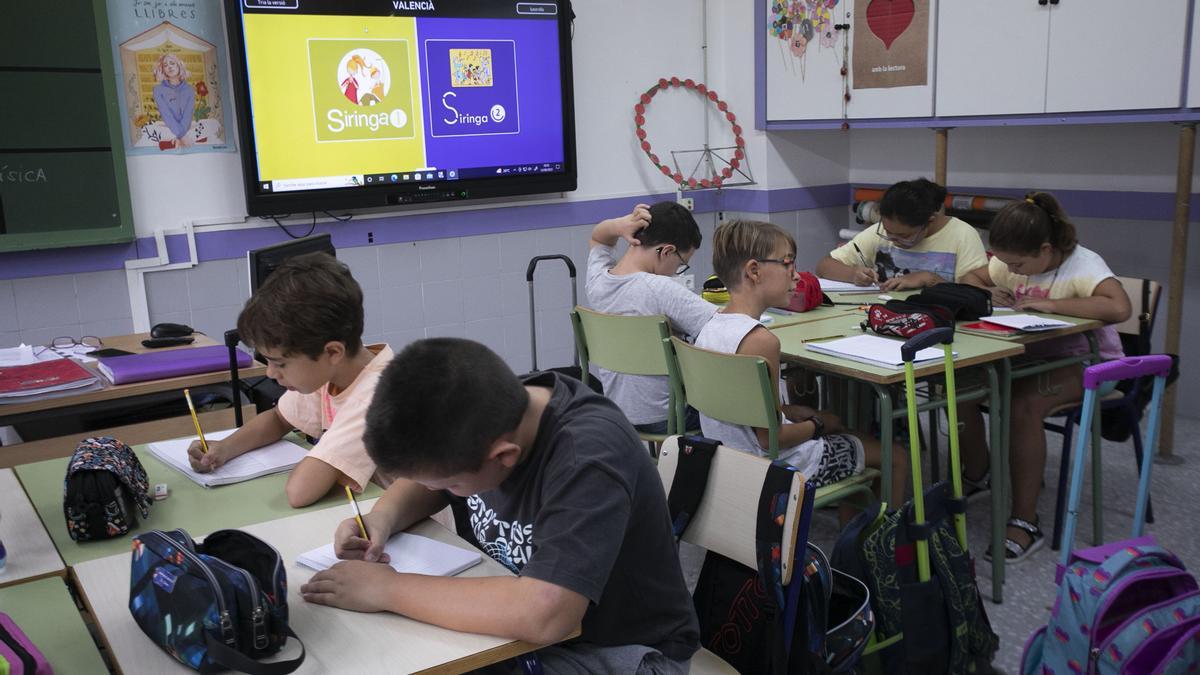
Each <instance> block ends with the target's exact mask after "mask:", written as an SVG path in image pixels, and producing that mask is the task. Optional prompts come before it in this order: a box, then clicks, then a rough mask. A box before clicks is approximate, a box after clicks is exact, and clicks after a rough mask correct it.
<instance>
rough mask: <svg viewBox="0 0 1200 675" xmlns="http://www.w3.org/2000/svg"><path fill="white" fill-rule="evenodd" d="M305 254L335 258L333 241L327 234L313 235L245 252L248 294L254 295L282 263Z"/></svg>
mask: <svg viewBox="0 0 1200 675" xmlns="http://www.w3.org/2000/svg"><path fill="white" fill-rule="evenodd" d="M306 253H328V254H329V255H331V256H334V257H337V252H336V251H334V248H333V240H332V238H331V237H330V236H329V235H328V234H314V235H313V236H311V237H304V238H302V239H293V240H291V241H285V242H281V243H279V244H272V245H270V246H264V247H263V248H257V249H254V250H253V251H247V252H246V262H247V263H249V267H250V294H251V295H254V293H255V292H256V291H258V288H259V286H262V284H263V282H264V281H266V280H267V277H268V276H270V275H271V273H272V272H274V271H275V270H276V269H278V268H279V266H280V265H282V264H283V261H285V260H287V259H288V258H295V257H296V256H298V255H304V254H306Z"/></svg>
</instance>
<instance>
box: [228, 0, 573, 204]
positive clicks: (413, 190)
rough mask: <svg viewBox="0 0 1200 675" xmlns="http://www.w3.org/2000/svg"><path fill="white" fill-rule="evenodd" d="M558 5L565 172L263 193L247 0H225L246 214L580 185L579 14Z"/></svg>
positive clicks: (562, 1) (559, 0)
mask: <svg viewBox="0 0 1200 675" xmlns="http://www.w3.org/2000/svg"><path fill="white" fill-rule="evenodd" d="M554 2H555V3H556V4H557V5H558V13H557V21H556V23H557V32H558V55H559V88H560V93H561V97H562V100H561V103H562V115H563V117H562V129H563V171H562V172H555V173H547V174H540V173H529V174H513V175H510V176H502V177H497V178H466V179H457V180H435V181H426V182H422V183H415V182H414V183H408V184H383V185H366V186H357V187H347V188H331V189H322V190H297V191H291V192H271V193H262V192H260V191H259V190H258V188H257V186H258V184H259V183H260V182H261V179H260V177H259V174H258V159H257V158H258V148H257V143H256V140H255V138H254V131H253V125H252V118H253V115H252V113H251V109H250V108H251V103H250V84H249V76H248V73H247V63H246V46H245V34H244V32H243V26H242V12H241V10H242V0H223V6H224V10H225V24H226V31H227V37H228V40H227V41H228V43H229V45H228V46H229V55H230V68H229V70H230V74H231V76H232V78H231V79H232V83H233V94H234V95H233V99H234V114H235V117H236V118H237V128H238V136H239V137H240V139H241V148H240V152H239V155H240V159H241V164H242V187H243V189H244V191H245V196H246V212H247V213H248V214H249V215H251V216H264V217H265V216H285V215H290V214H293V213H305V212H310V211H311V212H319V211H328V210H332V209H336V210H343V209H368V208H386V207H396V206H403V205H408V204H418V203H429V202H444V201H462V200H475V199H487V198H493V197H509V196H516V195H532V194H547V193H554V192H571V191H574V190H576V189H578V185H579V167H578V163H577V159H576V147H575V146H576V144H575V87H574V79H575V77H574V72H573V70H572V42H571V33H572V30H571V26H572V22H573V21H574V19H575V13H574V11H572V9H571V2H570V0H554Z"/></svg>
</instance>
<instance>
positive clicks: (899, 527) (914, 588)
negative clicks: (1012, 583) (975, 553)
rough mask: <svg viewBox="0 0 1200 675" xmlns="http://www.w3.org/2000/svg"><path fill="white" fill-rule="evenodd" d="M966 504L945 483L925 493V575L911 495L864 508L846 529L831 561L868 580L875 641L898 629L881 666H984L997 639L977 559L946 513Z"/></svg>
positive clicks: (948, 669)
mask: <svg viewBox="0 0 1200 675" xmlns="http://www.w3.org/2000/svg"><path fill="white" fill-rule="evenodd" d="M963 507H964V504H963V502H962V500H955V499H954V498H953V494H952V491H951V488H950V485H949V483H947V482H942V483H937V484H935V485H933V486H931V487H930V488H929V489H928V490H927V491H926V492H925V509H926V510H925V516H926V520H927V522H926V525H925V527H926V528H928V534H929V539H928V541H929V563H930V569H931V571H932V576H931V578H930V580H929V581H928V582H926V583H923V584H922V583H919V582H918V575H917V562H916V540H917V538H918V535H919V534H920V532H919V531H918V530H917V528H916V527H915V526H914V525H912V523H913V522H915V519H914V516H913V512H912V511H913V502H912V501H909V502H908V503H906V504H905V505H904V506H903V507H901V508H900V509H898V510H896V511H893V512H890V513H889V512H886V511H885V510H884V506H883V505H882V504H876V505H875V506H873V507H871V508H869V509H867V510H866V511H864V512H863V513H860V514H859V515H858V516H856V517H855V518H854V519H853V520H851V521H850V523H849V524H848V525H847V526H846V527H845V528H843V530H842V534H841V536H839V537H838V541H837V543H836V544H835V545H834V549H833V557H832V564H833V565H834V567H836V568H838V569H841V570H844V571H845V572H846V573H847V574H850V575H851V576H854V577H857V578H859V579H862V580H864V581H866V583H867V587H868V588H869V589H870V593H871V607H872V609H873V610H874V612H875V621H876V625H877V634H878V636H879V639H880V641H886V640H888V639H889V638H892V637H894V636H897V635H900V634H901V633H903V635H904V637H903V639H902V640H900V641H899V642H896V643H894V644H892V645H891V646H889V647H885V648H883V649H882V650H880V653H881V658H882V659H883V672H885V673H908V672H911V673H968V672H989V671H988V670H987V664H989V663H991V660H992V657H993V656H994V655H995V653H996V650H997V649H998V648H999V646H1000V638H999V636H997V635H996V634H995V633H994V632H993V631H992V627H991V624H990V623H989V621H988V618H987V612H986V611H985V609H984V605H983V601H982V600H981V598H980V596H979V589H978V586H977V585H976V583H975V565H974V561H973V560H972V559H971V558H970V556H969V555H968V553H967V552H966V551H964V550H963V549H962V547H961V546H960V545H959V542H958V537H957V536H956V535H955V532H954V526H953V524H952V523H951V518H950V517H949V516H950V515H951V514H952V513H953V512H954V511H955V510H956V509H961V508H963Z"/></svg>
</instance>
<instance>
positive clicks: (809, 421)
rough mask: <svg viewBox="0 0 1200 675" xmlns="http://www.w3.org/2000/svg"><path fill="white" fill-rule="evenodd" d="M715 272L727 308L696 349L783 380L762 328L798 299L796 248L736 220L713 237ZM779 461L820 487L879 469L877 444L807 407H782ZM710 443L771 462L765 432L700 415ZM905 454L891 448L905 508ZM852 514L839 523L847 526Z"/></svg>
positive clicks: (772, 232)
mask: <svg viewBox="0 0 1200 675" xmlns="http://www.w3.org/2000/svg"><path fill="white" fill-rule="evenodd" d="M713 270H714V271H715V272H716V273H717V276H718V277H720V278H721V279H722V280H723V281H724V282H725V286H726V287H727V288H728V289H729V304H728V305H726V306H725V308H724V309H722V310H721V311H719V312H717V314H716V315H715V316H713V318H712V320H711V321H709V322H708V325H706V326H705V327H704V329H703V330H701V331H700V335H699V336H698V337H697V338H696V346H697V347H703V348H704V349H709V350H712V351H715V352H725V353H727V354H749V355H751V356H759V357H762V358H763V359H764V360H766V362H767V368H768V369H769V370H770V373H771V379H772V381H777V380H778V379H779V354H780V347H779V338H778V337H776V336H775V334H774V333H772V332H771V331H769V330H767V328H766V327H765V326H763V325H762V324H761V323H760V322H759V317H761V316H762V314H763V312H765V311H766V310H767V308H768V307H781V306H784V305H787V303H788V301H789V300H790V299H791V296H792V295H793V294H795V292H796V282H797V281H799V275H797V274H796V242H795V240H793V239H792V236H791V235H789V234H788V233H787V232H785V231H784V230H783V229H781V228H780V227H778V226H777V225H774V224H772V223H764V222H759V221H753V220H734V221H730V222H727V223H722V224H721V225H720V226H718V227H717V230H716V232H715V233H714V234H713ZM781 411H782V415H783V418H782V420H781V422H782V423H781V424H780V426H779V459H781V460H783V461H785V462H787V463H788V464H791V465H792V466H794V467H796V468H797V469H799V470H800V472H801V473H803V474H804V475H805V477H806V478H807V479H808V480H810V481H813V482H814V483H816V485H817V486H821V485H830V484H832V483H836V482H838V481H842V480H845V479H847V478H849V477H851V476H853V475H854V474H857V473H862V471H863V469H864V468H865V467H868V466H869V467H873V468H878V467H879V466H880V461H881V455H882V453H881V448H880V444H879V441H878V440H876V439H874V438H870V437H867V436H865V435H859V434H850V433H847V432H846V431H845V430H843V429H842V425H841V421H840V420H839V419H838V418H837V416H836V415H833V414H832V413H828V412H824V411H820V410H814V409H813V408H809V407H807V406H798V405H784V406H781ZM700 429H701V431H702V432H703V433H704V436H706V437H707V438H719V439H721V441H722V443H724V444H725V445H727V446H729V447H731V448H738V449H740V450H745V451H747V452H752V453H754V454H756V455H759V456H766V454H767V446H768V444H769V442H770V441H769V437H768V432H767V430H766V429H760V428H756V427H749V426H744V425H741V424H734V423H731V422H725V421H723V420H718V419H714V418H712V417H709V416H707V415H704V414H701V415H700ZM907 456H908V452H907V451H906V450H904V449H903V448H902V447H900V446H899V445H895V444H893V446H892V496H893V499H894V500H895V503H897V504H902V503H904V490H905V486H906V480H907V476H908V464H907V461H906V457H907ZM851 513H852V511H850V510H847V511H845V512H844V513H842V514H841V515H842V516H843V517H844V518H848V517H849V516H850V514H851Z"/></svg>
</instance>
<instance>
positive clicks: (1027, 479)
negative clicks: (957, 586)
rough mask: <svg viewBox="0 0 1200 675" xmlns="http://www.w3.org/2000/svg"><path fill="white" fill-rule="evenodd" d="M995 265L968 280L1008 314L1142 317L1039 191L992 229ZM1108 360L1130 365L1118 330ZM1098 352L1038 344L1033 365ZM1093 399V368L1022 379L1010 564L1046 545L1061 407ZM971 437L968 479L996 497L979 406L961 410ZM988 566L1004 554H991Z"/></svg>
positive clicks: (1078, 340)
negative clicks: (1052, 441) (1049, 419)
mask: <svg viewBox="0 0 1200 675" xmlns="http://www.w3.org/2000/svg"><path fill="white" fill-rule="evenodd" d="M989 245H990V246H991V249H992V260H991V263H990V264H989V265H988V266H987V267H984V268H982V269H978V270H975V271H973V272H971V273H970V274H968V275H967V277H966V279H965V280H964V281H966V282H967V283H971V284H974V285H976V286H980V287H982V288H986V289H988V290H990V291H991V292H992V301H993V303H994V304H996V305H999V306H1012V307H1015V308H1016V309H1018V310H1025V311H1033V312H1051V313H1055V314H1066V315H1068V316H1078V317H1083V318H1088V319H1099V320H1101V321H1104V322H1106V323H1109V324H1112V323H1120V322H1122V321H1124V320H1125V319H1127V318H1129V314H1130V312H1131V311H1132V310H1131V308H1130V303H1129V297H1128V296H1127V295H1126V294H1125V289H1124V288H1123V287H1122V286H1121V283H1120V282H1119V281H1118V280H1117V279H1116V277H1115V276H1114V275H1113V272H1112V270H1111V269H1109V267H1108V264H1107V263H1105V262H1104V259H1103V258H1101V257H1100V256H1099V255H1098V254H1096V253H1095V252H1094V251H1091V250H1089V249H1087V248H1084V247H1083V246H1081V245H1080V244H1079V242H1078V241H1077V240H1076V234H1075V226H1074V225H1073V224H1072V223H1071V221H1069V220H1068V219H1067V214H1066V213H1065V212H1064V211H1063V209H1062V207H1061V206H1059V203H1058V200H1056V199H1055V198H1054V196H1053V195H1051V194H1049V193H1046V192H1033V193H1031V194H1029V195H1028V196H1027V197H1026V198H1025V199H1023V200H1020V201H1015V202H1013V203H1011V204H1009V205H1007V206H1005V207H1004V208H1002V209H1001V210H1000V211H999V212H998V213H997V214H996V217H995V219H994V220H993V221H992V224H991V228H990V229H989ZM1097 338H1098V341H1099V345H1100V357H1101V358H1102V359H1115V358H1120V357H1121V356H1123V355H1124V354H1123V352H1122V350H1121V341H1120V338H1119V337H1118V335H1117V331H1116V329H1115V328H1114V327H1113V326H1111V325H1109V326H1105V327H1103V328H1101V329H1100V330H1099V331H1098V335H1097ZM1088 351H1089V347H1088V343H1087V338H1086V337H1085V336H1083V335H1079V334H1076V335H1068V336H1064V337H1061V338H1056V339H1051V340H1045V341H1042V342H1036V343H1033V344H1030V345H1029V346H1028V348H1027V350H1026V354H1025V358H1039V359H1046V358H1055V357H1062V356H1068V355H1072V354H1086V353H1087V352H1088ZM1082 397H1083V364H1078V363H1077V364H1073V365H1070V366H1064V367H1062V368H1059V369H1057V370H1054V371H1051V372H1049V373H1043V374H1041V375H1036V376H1031V377H1027V378H1024V379H1021V380H1017V381H1016V382H1014V383H1013V388H1012V407H1011V411H1010V413H1009V414H1010V421H1011V425H1010V430H1011V432H1010V439H1011V442H1010V453H1011V459H1010V461H1009V464H1010V466H1011V473H1012V490H1013V507H1012V508H1013V510H1012V517H1011V518H1010V519H1009V521H1008V535H1007V540H1006V541H1005V544H1004V546H1005V549H1006V550H1005V552H1004V555H1005V557H1006V558H1007V559H1008V560H1009V561H1011V562H1019V561H1023V560H1025V559H1026V558H1027V557H1028V556H1029V554H1030V553H1032V552H1034V551H1036V550H1037V549H1038V548H1039V547H1041V546H1042V543H1043V536H1042V531H1041V528H1040V525H1039V520H1038V514H1037V501H1038V495H1039V494H1040V492H1041V486H1042V476H1043V473H1044V472H1045V467H1046V436H1045V433H1044V432H1043V430H1042V424H1041V421H1042V419H1043V418H1044V417H1045V416H1046V415H1047V414H1048V413H1049V412H1050V411H1051V410H1053V409H1054V408H1056V407H1058V406H1060V405H1062V404H1064V403H1070V402H1072V401H1078V400H1080V399H1081V398H1082ZM958 418H959V420H961V421H962V423H963V429H962V434H961V438H962V457H963V473H964V474H965V476H964V478H965V479H966V482H967V486H968V488H969V492H974V493H979V492H982V491H984V490H986V489H987V483H988V479H989V477H988V476H987V467H988V459H987V453H988V449H987V442H986V440H985V436H984V426H983V417H982V415H981V413H980V411H979V408H978V404H974V403H972V404H963V406H962V407H961V408H960V410H959V416H958ZM986 555H987V557H989V558H990V557H991V555H994V553H993V552H991V551H989V552H988V553H987V554H986Z"/></svg>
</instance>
